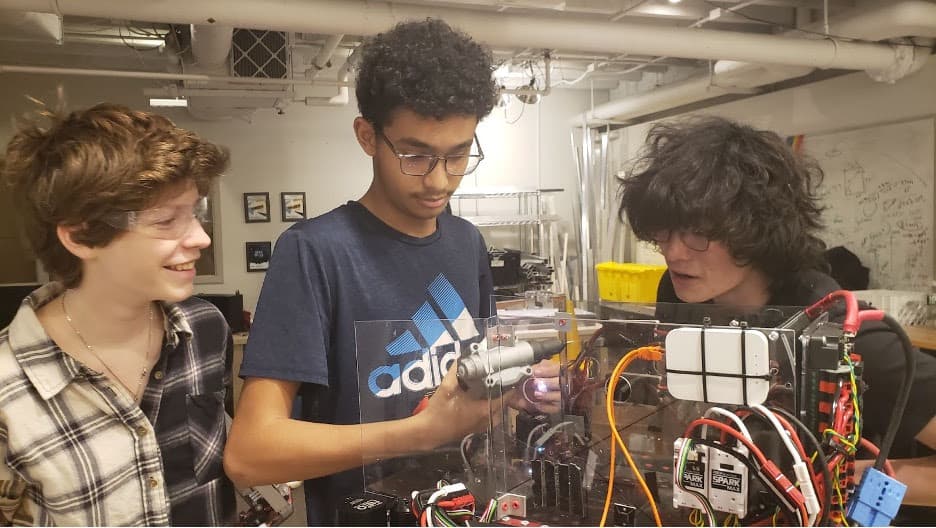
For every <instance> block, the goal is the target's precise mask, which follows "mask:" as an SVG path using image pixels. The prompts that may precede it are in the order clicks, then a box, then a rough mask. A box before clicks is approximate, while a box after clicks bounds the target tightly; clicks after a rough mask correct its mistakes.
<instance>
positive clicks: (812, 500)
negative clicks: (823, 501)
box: [793, 462, 821, 526]
mask: <svg viewBox="0 0 936 528" xmlns="http://www.w3.org/2000/svg"><path fill="white" fill-rule="evenodd" d="M793 473H795V474H796V481H797V483H798V484H799V487H800V491H801V492H802V493H803V498H804V499H805V501H806V503H805V506H806V513H807V514H808V515H809V525H810V526H813V525H815V521H816V517H818V516H819V511H820V509H821V508H820V506H819V498H818V497H816V488H815V487H813V483H812V477H811V476H810V475H809V469H808V468H807V467H806V463H805V462H797V463H795V464H793Z"/></svg>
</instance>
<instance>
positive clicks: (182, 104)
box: [149, 97, 188, 108]
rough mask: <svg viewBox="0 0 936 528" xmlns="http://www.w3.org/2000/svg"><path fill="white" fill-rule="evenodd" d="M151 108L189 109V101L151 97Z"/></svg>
mask: <svg viewBox="0 0 936 528" xmlns="http://www.w3.org/2000/svg"><path fill="white" fill-rule="evenodd" d="M149 104H150V106H157V107H163V108H187V107H188V99H186V98H184V97H150V100H149Z"/></svg>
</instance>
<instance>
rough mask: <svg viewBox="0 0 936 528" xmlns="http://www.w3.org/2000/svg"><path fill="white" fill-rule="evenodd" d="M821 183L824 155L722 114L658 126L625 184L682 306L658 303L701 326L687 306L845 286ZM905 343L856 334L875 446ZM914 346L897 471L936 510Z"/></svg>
mask: <svg viewBox="0 0 936 528" xmlns="http://www.w3.org/2000/svg"><path fill="white" fill-rule="evenodd" d="M822 178H823V173H822V170H821V169H820V167H819V166H818V165H817V164H816V162H815V161H814V160H812V159H810V158H808V157H806V156H802V155H800V154H798V153H795V152H793V151H792V150H791V149H790V148H789V147H788V146H787V144H786V143H785V142H784V141H783V139H782V138H781V137H780V136H778V135H777V134H775V133H774V132H770V131H766V130H757V129H754V128H752V127H750V126H747V125H744V124H741V123H737V122H733V121H729V120H727V119H722V118H718V117H697V118H693V119H690V120H687V121H682V122H668V123H659V124H656V125H654V126H653V128H652V129H651V130H650V132H649V134H648V136H647V140H646V142H645V146H644V149H643V151H642V152H641V153H640V156H639V157H638V159H637V160H636V161H635V162H634V163H633V165H632V168H631V170H630V171H629V174H628V175H627V176H626V177H625V179H624V180H623V181H622V185H621V191H622V192H621V207H620V211H619V214H620V217H621V219H622V220H625V221H626V222H627V223H628V225H630V227H631V228H632V229H633V231H634V233H635V234H636V236H637V238H638V239H640V240H644V241H649V242H652V243H653V244H655V245H656V246H657V248H658V249H659V251H660V253H662V255H663V257H664V258H665V259H666V264H667V266H668V270H667V271H666V273H665V274H664V275H663V277H662V278H661V280H660V284H659V288H658V291H657V302H658V303H673V304H661V305H660V307H659V308H658V315H659V316H660V317H661V319H665V320H667V321H668V322H673V323H699V322H701V321H698V320H693V319H698V317H697V316H698V315H699V314H701V313H703V312H704V313H705V314H706V315H710V314H713V313H715V312H714V310H708V309H706V310H698V309H693V307H692V306H689V305H688V304H683V303H692V304H696V303H709V304H713V305H716V306H717V307H718V308H720V309H721V310H720V311H719V312H718V313H719V314H720V315H725V314H732V313H735V314H739V313H742V312H740V311H738V310H737V309H738V308H741V309H750V308H760V307H764V306H808V305H811V304H813V303H814V302H816V301H818V300H819V299H821V298H822V297H824V296H825V295H826V294H828V293H830V292H832V291H834V290H838V289H841V288H840V287H839V285H838V284H837V283H836V282H835V280H833V279H832V278H831V277H830V276H829V275H827V274H826V271H827V269H828V264H827V263H826V261H825V257H824V250H825V244H824V243H823V242H822V241H821V240H820V238H819V236H818V235H819V231H820V229H821V228H822V207H821V206H820V205H819V201H818V198H817V194H816V191H817V187H818V186H819V185H820V184H821V183H822ZM746 311H747V310H745V312H746ZM722 312H724V313H722ZM730 317H733V316H727V317H726V320H725V321H713V322H716V324H723V323H727V318H730ZM779 322H780V321H772V322H766V324H776V323H779ZM761 323H762V324H764V323H765V322H764V321H762V322H761ZM900 347H901V344H900V341H899V339H898V337H897V335H896V334H894V333H893V332H892V331H890V330H889V329H888V328H887V327H885V326H884V325H882V324H878V323H866V324H865V325H863V326H862V329H861V332H859V334H858V337H857V341H856V344H855V350H856V352H858V353H860V354H861V355H862V359H863V360H864V362H865V366H864V374H863V377H864V381H865V382H867V384H868V387H867V390H866V392H865V396H864V409H863V411H862V417H863V420H864V422H863V423H864V425H863V433H862V435H863V436H864V437H867V438H869V439H871V440H872V442H874V441H875V438H876V437H880V436H883V434H884V432H885V431H886V428H887V425H888V421H889V420H890V415H891V412H892V406H893V403H894V402H895V401H897V395H898V392H899V390H900V386H901V380H902V376H903V363H904V359H903V358H904V356H903V354H902V353H901V351H900ZM915 353H916V377H915V378H914V382H913V391H912V393H911V397H910V401H909V403H908V405H907V408H906V412H905V413H904V416H903V420H902V422H901V424H900V428H899V430H898V433H897V438H896V441H895V442H894V445H893V447H892V449H891V456H892V457H893V458H901V459H903V460H896V461H895V462H894V467H895V468H896V471H897V478H898V479H899V480H901V481H903V482H905V483H907V484H908V485H909V486H910V488H909V491H908V493H907V496H906V497H905V499H904V504H905V505H907V504H919V505H932V504H936V496H934V494H933V493H932V492H931V491H927V490H931V489H932V486H930V485H928V484H927V480H929V481H930V482H931V481H932V479H933V477H934V476H936V471H934V470H933V468H934V467H936V458H933V457H931V455H932V454H933V449H936V419H934V416H936V358H934V357H933V356H931V355H929V354H923V353H921V352H920V351H919V350H915ZM922 457H926V458H925V459H924V458H922ZM903 510H904V512H903V513H904V514H909V513H918V512H911V510H910V509H909V508H907V507H906V506H905V507H904V508H903ZM926 515H930V516H929V517H928V518H929V521H930V524H931V523H932V516H931V514H928V513H924V518H925V516H926ZM898 520H899V521H900V522H901V523H902V524H907V523H910V522H912V519H911V518H909V517H904V518H899V519H895V522H896V521H898Z"/></svg>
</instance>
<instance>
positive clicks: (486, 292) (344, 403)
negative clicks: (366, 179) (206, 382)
mask: <svg viewBox="0 0 936 528" xmlns="http://www.w3.org/2000/svg"><path fill="white" fill-rule="evenodd" d="M492 70H493V68H492V65H491V56H490V53H489V52H488V51H486V50H485V49H484V48H482V47H481V46H480V45H479V44H478V43H476V42H474V41H473V40H472V39H471V38H470V37H468V36H467V35H465V34H462V33H460V32H457V31H454V30H452V29H451V28H450V27H449V26H448V25H447V24H445V23H444V22H442V21H440V20H425V21H419V22H408V23H402V24H399V25H397V26H396V27H395V28H393V29H392V30H391V31H389V32H386V33H382V34H380V35H377V37H376V38H374V39H372V40H370V41H369V42H367V43H366V44H365V45H364V46H363V48H362V50H361V63H360V65H359V67H358V76H357V84H356V95H357V100H358V107H359V109H360V111H361V116H359V117H358V118H356V119H355V121H354V132H355V135H356V137H357V140H358V143H359V144H360V145H361V148H362V149H363V150H364V152H365V153H366V154H367V155H368V156H370V157H371V158H373V180H372V182H371V185H370V188H369V189H368V190H367V192H366V193H365V194H364V196H363V197H362V198H361V199H360V200H358V201H352V202H348V203H347V204H345V205H342V206H341V207H338V208H337V209H335V210H333V211H331V212H329V213H326V214H324V215H322V216H319V217H317V218H314V219H311V220H308V221H304V222H301V223H299V224H296V225H295V226H293V227H292V228H291V229H289V230H287V231H286V232H285V233H283V235H282V236H281V237H280V238H279V240H278V242H277V243H276V249H275V251H274V253H273V257H272V260H271V263H270V269H269V270H268V272H267V276H266V279H265V281H264V284H263V289H262V291H261V294H260V300H259V303H258V306H257V315H256V319H255V321H254V324H253V326H252V328H251V334H250V340H249V342H248V344H247V350H246V352H245V357H244V362H243V364H242V366H241V370H240V374H241V376H244V377H245V378H246V382H245V385H244V389H243V392H242V395H241V399H240V403H239V405H238V408H237V412H236V415H235V416H236V417H235V419H234V423H233V426H232V429H231V437H230V441H229V443H228V445H227V449H226V451H225V456H224V462H225V468H226V470H227V472H228V475H230V476H231V477H232V479H233V480H234V481H235V482H236V483H237V484H239V485H255V484H260V483H269V482H285V481H291V480H300V479H308V480H306V485H305V491H306V501H307V503H306V504H307V514H308V519H307V520H308V523H309V524H311V525H321V524H330V523H333V522H334V512H335V508H336V506H337V505H338V504H340V502H341V500H342V499H343V498H344V497H346V496H348V495H355V494H360V492H361V491H363V485H362V483H361V470H360V466H361V464H362V463H364V464H366V463H369V462H373V461H375V460H376V459H377V458H392V457H394V456H399V455H403V454H407V453H412V452H418V451H427V450H431V449H433V448H436V447H438V446H440V445H442V444H445V443H448V442H450V441H452V440H456V439H459V438H461V437H463V436H465V435H466V434H468V433H470V432H475V431H479V430H481V429H483V428H484V426H485V424H486V423H487V420H488V416H489V410H488V409H489V407H488V402H487V401H486V400H474V399H472V398H470V397H468V396H467V395H466V394H465V393H464V392H463V391H461V390H460V389H459V388H458V385H457V382H456V380H455V377H454V372H453V371H451V370H450V371H449V372H448V374H445V372H446V367H448V366H449V365H450V364H451V360H452V359H454V357H453V355H451V354H449V355H448V357H438V356H440V355H444V354H443V351H440V350H436V347H435V346H434V344H437V343H439V342H444V341H448V342H451V341H452V340H459V341H462V340H468V339H471V338H474V337H476V336H478V335H479V331H480V330H481V329H478V328H476V327H475V325H474V324H473V323H472V321H471V319H472V318H485V317H489V316H490V315H491V314H492V307H491V304H492V300H491V293H492V288H493V286H492V279H491V272H490V267H489V264H488V257H487V249H486V246H485V243H484V240H483V239H482V237H481V234H480V233H479V232H478V230H477V228H475V227H474V226H473V225H471V224H470V223H468V222H467V221H465V220H463V219H461V218H458V217H455V216H452V215H451V214H447V213H446V214H443V211H444V210H445V207H446V205H447V204H448V201H449V197H450V196H451V195H452V193H453V192H454V191H455V189H456V188H457V187H458V185H459V183H460V182H461V180H462V176H464V175H465V174H469V173H471V172H472V171H473V170H474V169H475V168H477V166H478V163H480V162H481V159H482V158H483V151H482V148H481V146H480V145H479V144H478V139H477V137H476V136H475V128H476V126H477V124H478V122H479V121H480V120H481V119H482V118H484V117H485V116H487V115H488V114H489V113H490V112H491V110H492V108H493V106H494V102H495V99H496V86H495V84H494V82H493V80H492ZM440 319H445V320H453V319H461V320H462V322H461V323H459V324H456V325H448V326H446V325H444V324H442V323H439V320H440ZM375 320H402V321H407V320H412V321H417V323H416V327H417V328H418V330H417V331H416V332H406V333H404V335H403V336H398V339H394V340H392V341H391V342H388V343H382V344H381V345H382V346H375V347H373V348H371V347H366V353H362V354H361V356H360V357H358V358H357V360H359V361H360V362H361V366H360V368H361V369H362V372H365V371H366V372H370V373H371V376H370V377H369V382H368V383H367V384H366V385H367V386H363V385H364V384H363V383H362V384H361V385H362V386H360V387H359V386H358V385H359V384H358V365H357V362H356V357H355V356H356V346H357V345H360V344H361V338H360V336H359V337H358V339H357V340H356V339H355V322H356V321H375ZM446 333H448V334H449V335H448V336H446V335H444V334H446ZM452 334H454V335H452ZM417 335H418V337H417ZM404 338H405V339H404ZM407 339H409V340H411V341H412V342H410V343H409V345H410V346H409V347H408V348H407V346H406V343H404V341H405V340H407ZM436 352H438V353H436ZM414 362H421V364H422V365H423V372H424V373H425V375H426V376H428V377H429V379H428V381H427V380H426V378H423V379H422V380H421V383H413V382H412V380H411V379H407V378H406V377H405V374H404V375H403V376H401V371H405V366H407V365H408V366H412V365H413V363H414ZM436 362H441V363H442V366H441V367H439V366H435V364H436ZM396 363H400V365H396ZM544 368H546V365H543V366H537V369H539V371H543V369H544ZM364 369H366V370H364ZM543 372H545V371H543ZM437 373H438V374H437ZM534 373H537V371H534ZM442 374H445V376H444V379H442V380H439V379H438V378H440V377H442ZM401 377H402V378H403V379H401ZM440 381H441V384H440ZM435 385H439V387H438V390H437V391H436V393H435V395H434V396H433V397H432V398H431V399H430V401H429V405H428V407H427V408H426V409H425V410H424V411H422V412H421V413H419V414H417V415H415V416H411V415H409V414H410V413H409V412H406V414H405V415H401V416H390V417H388V418H397V419H395V420H390V421H385V422H380V423H368V424H364V425H359V422H360V411H359V399H360V405H361V406H376V405H384V406H385V408H395V409H407V410H411V409H413V408H415V406H416V405H417V403H418V402H419V400H420V399H421V398H422V397H423V395H424V394H425V392H426V389H427V388H429V387H431V386H435ZM297 394H299V395H301V396H302V418H303V420H306V421H298V420H291V419H290V409H291V407H292V402H293V399H294V398H295V396H296V395H297ZM544 399H545V398H544ZM349 470H350V471H349Z"/></svg>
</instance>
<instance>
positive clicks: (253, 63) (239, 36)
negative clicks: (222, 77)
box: [231, 29, 289, 79]
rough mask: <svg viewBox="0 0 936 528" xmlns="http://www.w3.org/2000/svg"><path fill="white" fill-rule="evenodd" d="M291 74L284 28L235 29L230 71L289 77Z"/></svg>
mask: <svg viewBox="0 0 936 528" xmlns="http://www.w3.org/2000/svg"><path fill="white" fill-rule="evenodd" d="M288 74H289V53H288V49H287V46H286V33H285V32H283V31H260V30H255V29H235V30H234V37H233V46H232V48H231V75H233V76H235V77H263V78H267V79H286V78H287V77H288Z"/></svg>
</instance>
